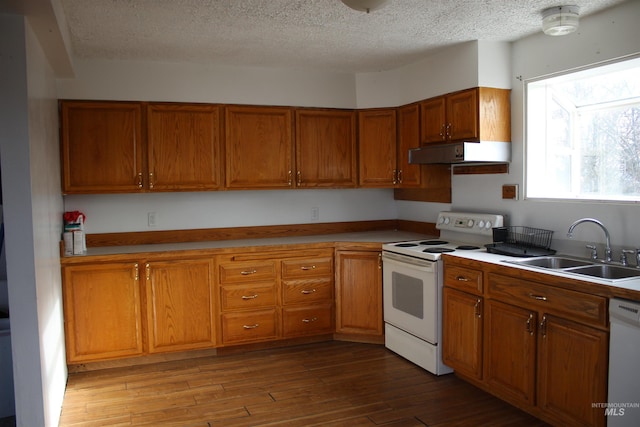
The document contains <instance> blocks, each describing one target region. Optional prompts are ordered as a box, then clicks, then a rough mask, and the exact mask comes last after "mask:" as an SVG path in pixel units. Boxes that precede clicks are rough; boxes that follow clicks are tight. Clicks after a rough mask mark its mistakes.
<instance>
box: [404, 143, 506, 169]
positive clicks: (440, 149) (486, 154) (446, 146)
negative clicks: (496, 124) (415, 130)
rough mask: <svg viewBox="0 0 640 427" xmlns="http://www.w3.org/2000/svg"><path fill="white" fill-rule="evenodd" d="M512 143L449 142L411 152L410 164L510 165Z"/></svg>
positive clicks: (413, 149) (426, 146) (411, 150)
mask: <svg viewBox="0 0 640 427" xmlns="http://www.w3.org/2000/svg"><path fill="white" fill-rule="evenodd" d="M510 161H511V143H510V142H500V141H481V142H447V143H442V144H427V145H425V146H423V147H420V148H412V149H410V150H409V163H411V164H422V165H427V164H433V163H445V164H452V163H509V162H510Z"/></svg>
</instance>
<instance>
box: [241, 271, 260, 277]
mask: <svg viewBox="0 0 640 427" xmlns="http://www.w3.org/2000/svg"><path fill="white" fill-rule="evenodd" d="M257 272H258V270H244V271H241V272H240V274H242V275H243V276H248V275H250V274H256V273H257Z"/></svg>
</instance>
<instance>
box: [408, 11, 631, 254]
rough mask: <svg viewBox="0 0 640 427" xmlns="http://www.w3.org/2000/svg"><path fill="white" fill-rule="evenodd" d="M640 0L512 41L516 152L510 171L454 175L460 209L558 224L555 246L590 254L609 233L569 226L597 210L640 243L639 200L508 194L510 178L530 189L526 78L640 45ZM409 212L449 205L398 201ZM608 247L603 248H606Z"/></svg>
mask: <svg viewBox="0 0 640 427" xmlns="http://www.w3.org/2000/svg"><path fill="white" fill-rule="evenodd" d="M639 19H640V2H638V1H629V2H626V3H623V4H622V5H620V6H618V7H615V8H612V9H609V10H606V11H603V12H602V13H599V14H596V15H592V16H589V17H585V18H583V19H581V23H580V28H579V30H578V31H577V32H576V33H574V34H571V35H568V36H563V37H550V36H545V35H544V34H542V32H540V33H539V34H536V35H533V36H530V37H527V38H524V39H522V40H519V41H517V42H514V43H513V45H512V54H511V62H512V74H511V82H512V93H511V104H512V109H511V112H512V115H511V129H512V141H513V144H512V157H513V161H512V162H511V164H510V170H509V173H508V174H504V175H502V174H500V175H454V176H453V182H452V185H453V203H452V208H454V209H459V210H473V211H490V212H498V213H504V214H508V215H509V216H510V223H511V224H512V225H529V226H533V227H541V228H546V229H550V230H554V232H555V233H554V235H553V245H552V246H553V247H554V248H557V249H559V250H563V251H565V250H566V251H571V252H574V251H576V252H577V253H578V254H580V255H587V252H586V249H584V243H585V242H591V241H593V242H596V243H602V242H603V241H604V235H603V233H602V232H601V231H600V230H599V229H597V228H596V227H592V226H590V225H582V226H580V227H579V228H578V229H576V232H575V233H574V239H575V241H574V240H568V238H567V237H566V230H567V229H568V228H569V225H570V224H571V223H572V222H573V221H574V220H576V219H579V218H583V217H588V216H590V217H595V218H598V219H600V220H602V221H603V222H604V224H605V225H606V226H607V228H608V229H609V231H610V232H611V239H612V244H613V245H614V247H616V246H617V247H620V246H624V247H627V248H633V247H640V227H638V225H637V224H638V217H639V214H640V207H639V206H638V205H637V204H626V205H625V204H614V203H607V204H604V203H584V202H582V203H581V202H552V201H544V202H543V201H534V200H522V199H521V200H519V201H505V200H502V199H501V189H502V185H503V184H518V185H519V186H520V195H521V196H522V194H523V183H524V178H523V176H524V174H523V163H524V160H523V156H524V155H523V145H524V122H523V114H524V108H523V106H524V85H523V83H522V82H521V81H520V80H518V79H517V78H516V77H517V76H522V78H523V79H527V78H532V77H536V76H541V75H545V74H549V73H553V72H557V71H562V70H567V69H571V68H576V67H581V66H585V65H588V64H593V63H597V62H600V61H604V60H608V59H612V58H617V57H621V56H625V55H629V54H633V53H639V52H640V44H639V42H638V41H639V40H640V26H638V20H639ZM397 205H398V211H399V215H400V217H401V218H403V219H414V220H418V219H423V220H431V221H433V220H435V212H437V211H438V209H439V208H440V207H444V208H448V206H446V205H439V204H434V203H412V202H397ZM601 253H602V251H601Z"/></svg>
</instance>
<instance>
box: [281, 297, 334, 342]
mask: <svg viewBox="0 0 640 427" xmlns="http://www.w3.org/2000/svg"><path fill="white" fill-rule="evenodd" d="M332 332H333V304H332V303H331V302H328V303H325V304H316V305H306V306H299V307H284V308H283V309H282V334H283V336H284V337H285V338H290V337H296V336H308V335H319V334H330V333H332Z"/></svg>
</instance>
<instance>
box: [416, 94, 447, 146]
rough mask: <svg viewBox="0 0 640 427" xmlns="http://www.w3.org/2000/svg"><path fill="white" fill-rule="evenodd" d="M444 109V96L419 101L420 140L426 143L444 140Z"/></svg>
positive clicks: (445, 121)
mask: <svg viewBox="0 0 640 427" xmlns="http://www.w3.org/2000/svg"><path fill="white" fill-rule="evenodd" d="M446 111H447V110H446V102H445V98H444V96H439V97H437V98H431V99H427V100H426V101H422V102H421V103H420V142H422V143H423V144H428V143H431V142H445V141H446V132H447V129H446V126H447V118H446Z"/></svg>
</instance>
